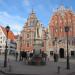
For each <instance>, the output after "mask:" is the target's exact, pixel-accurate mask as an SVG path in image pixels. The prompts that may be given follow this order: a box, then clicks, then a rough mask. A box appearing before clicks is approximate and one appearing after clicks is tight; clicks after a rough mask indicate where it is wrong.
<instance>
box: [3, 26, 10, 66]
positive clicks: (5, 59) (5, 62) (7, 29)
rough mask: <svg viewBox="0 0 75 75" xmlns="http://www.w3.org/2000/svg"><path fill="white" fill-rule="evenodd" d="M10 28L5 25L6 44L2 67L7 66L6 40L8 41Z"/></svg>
mask: <svg viewBox="0 0 75 75" xmlns="http://www.w3.org/2000/svg"><path fill="white" fill-rule="evenodd" d="M9 30H10V27H9V26H6V46H5V56H4V67H7V52H8V51H7V48H8V46H7V41H8V32H9Z"/></svg>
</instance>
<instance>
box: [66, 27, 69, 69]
mask: <svg viewBox="0 0 75 75" xmlns="http://www.w3.org/2000/svg"><path fill="white" fill-rule="evenodd" d="M65 32H66V36H67V69H70V63H69V51H68V32H69V26H65Z"/></svg>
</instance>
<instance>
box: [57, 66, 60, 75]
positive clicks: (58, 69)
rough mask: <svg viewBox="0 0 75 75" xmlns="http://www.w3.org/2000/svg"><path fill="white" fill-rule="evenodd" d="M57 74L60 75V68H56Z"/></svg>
mask: <svg viewBox="0 0 75 75" xmlns="http://www.w3.org/2000/svg"><path fill="white" fill-rule="evenodd" d="M57 73H58V74H59V73H60V66H58V67H57Z"/></svg>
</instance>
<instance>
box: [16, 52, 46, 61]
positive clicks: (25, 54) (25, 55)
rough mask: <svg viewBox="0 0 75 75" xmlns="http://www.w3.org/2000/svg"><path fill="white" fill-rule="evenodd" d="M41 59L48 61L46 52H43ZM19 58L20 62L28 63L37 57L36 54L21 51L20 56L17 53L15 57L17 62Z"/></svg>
mask: <svg viewBox="0 0 75 75" xmlns="http://www.w3.org/2000/svg"><path fill="white" fill-rule="evenodd" d="M40 54H41V57H42V58H43V59H44V60H45V61H46V58H47V54H46V53H44V52H41V53H40ZM18 56H19V60H20V61H28V60H30V59H31V58H32V57H33V56H35V52H25V51H20V54H19V53H18V52H16V53H15V57H16V61H17V60H18Z"/></svg>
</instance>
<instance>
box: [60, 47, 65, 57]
mask: <svg viewBox="0 0 75 75" xmlns="http://www.w3.org/2000/svg"><path fill="white" fill-rule="evenodd" d="M59 55H60V58H64V48H60V50H59Z"/></svg>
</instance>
